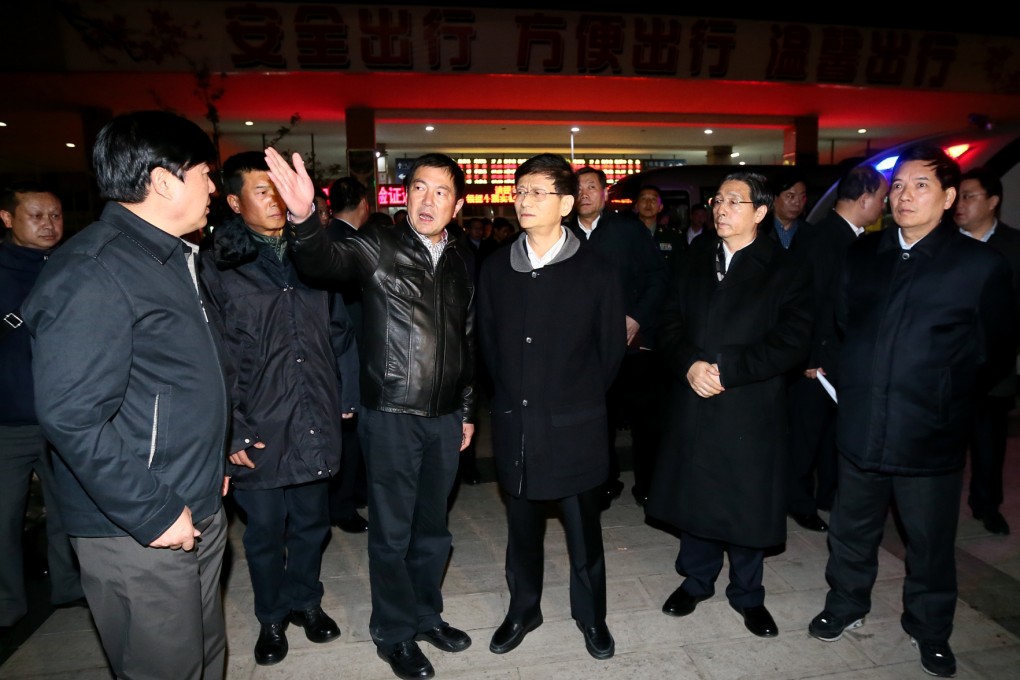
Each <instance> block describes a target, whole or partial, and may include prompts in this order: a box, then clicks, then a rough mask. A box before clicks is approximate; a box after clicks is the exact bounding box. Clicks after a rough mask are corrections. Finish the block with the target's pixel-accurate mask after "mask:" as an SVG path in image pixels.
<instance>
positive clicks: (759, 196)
mask: <svg viewBox="0 0 1020 680" xmlns="http://www.w3.org/2000/svg"><path fill="white" fill-rule="evenodd" d="M726 182H743V183H744V184H746V185H747V186H748V188H749V189H750V190H751V203H752V204H753V205H754V209H755V210H757V209H758V208H760V207H761V206H765V209H766V210H772V201H773V200H774V199H775V196H774V195H773V194H772V191H771V190H770V189H769V180H768V178H767V177H766V176H765V175H762V174H759V173H757V172H750V171H748V170H740V171H738V172H731V173H730V174H728V175H726V177H724V178H723V181H722V182H720V183H719V186H720V187H721V186H722V185H723V184H725V183H726ZM790 186H793V185H792V184H791V185H790Z"/></svg>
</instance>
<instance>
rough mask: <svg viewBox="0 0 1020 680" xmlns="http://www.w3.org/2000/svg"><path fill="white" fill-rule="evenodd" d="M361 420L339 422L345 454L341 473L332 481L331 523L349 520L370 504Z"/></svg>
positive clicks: (351, 419) (330, 494) (330, 486)
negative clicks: (359, 431)
mask: <svg viewBox="0 0 1020 680" xmlns="http://www.w3.org/2000/svg"><path fill="white" fill-rule="evenodd" d="M358 420H359V417H358V416H354V417H353V418H347V419H343V420H341V421H340V433H341V436H342V438H343V451H342V453H341V455H340V470H339V472H338V474H337V475H336V476H334V477H331V478H330V480H329V519H330V521H331V522H338V521H340V520H342V519H347V518H348V517H350V516H351V515H353V514H354V513H355V512H357V510H358V506H359V505H362V504H365V503H366V502H367V496H368V490H367V485H368V484H367V480H366V474H365V456H364V452H363V451H362V449H361V437H360V435H359V434H358Z"/></svg>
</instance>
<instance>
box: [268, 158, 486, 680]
mask: <svg viewBox="0 0 1020 680" xmlns="http://www.w3.org/2000/svg"><path fill="white" fill-rule="evenodd" d="M293 160H294V164H295V167H294V168H291V167H290V165H288V163H287V162H286V161H285V160H284V159H283V158H282V157H281V156H280V155H279V154H278V153H277V152H276V151H275V150H274V149H272V148H270V149H267V150H266V161H267V162H268V164H269V168H270V177H271V178H272V180H273V183H274V184H275V185H276V187H277V190H278V191H279V192H280V195H281V197H282V198H283V199H284V201H285V202H286V204H287V208H288V210H289V212H290V222H291V224H290V225H289V226H288V232H289V237H290V239H291V244H292V246H291V248H292V249H291V255H292V257H293V259H294V263H295V264H296V265H297V268H298V270H299V271H301V272H302V273H303V274H305V275H306V276H309V277H311V278H313V279H316V280H318V281H320V282H321V283H322V284H323V285H335V284H336V283H337V282H338V281H343V280H356V281H358V282H359V283H360V284H361V288H362V304H363V315H364V316H363V330H362V332H363V334H364V338H365V342H364V344H363V347H362V348H361V349H362V350H363V351H362V352H361V402H362V406H363V407H364V410H363V411H362V413H361V416H360V417H361V418H362V422H361V427H362V428H364V429H363V430H362V434H363V446H364V449H365V461H366V464H367V468H368V512H369V518H370V521H369V532H368V558H369V580H370V583H371V587H372V616H371V620H370V624H369V625H370V627H371V633H372V639H373V640H374V641H375V643H376V646H377V647H378V652H379V656H380V657H382V658H383V659H384V660H386V661H387V662H388V663H389V664H390V666H391V667H392V669H393V671H394V673H395V674H396V675H397V676H398V677H401V678H430V677H432V676H433V675H434V674H435V672H434V670H433V668H432V664H431V663H430V662H429V660H428V659H427V658H426V657H425V655H424V654H422V652H421V650H420V649H419V648H418V645H417V643H416V640H426V641H428V642H430V643H432V644H433V645H434V646H436V647H438V648H439V649H442V650H444V651H448V652H459V651H462V650H464V649H467V648H468V646H469V645H470V644H471V638H470V637H468V635H467V634H466V633H464V632H463V631H460V630H457V629H456V628H453V627H451V626H450V625H449V624H447V623H445V622H444V621H443V618H442V610H443V598H442V593H441V592H440V584H441V582H442V578H443V571H444V569H445V566H446V562H447V560H448V558H449V555H450V547H451V544H452V538H451V536H450V532H449V529H448V528H447V523H446V499H447V497H448V496H449V494H450V492H451V490H452V489H453V485H454V482H455V480H456V477H457V467H458V462H459V456H460V453H459V452H460V450H462V449H463V448H465V447H466V446H467V445H468V444H470V442H471V438H472V436H473V435H474V424H473V423H472V419H473V412H474V406H475V390H474V366H475V329H474V313H475V312H474V305H475V299H474V298H475V289H474V273H473V272H474V262H473V257H472V254H471V253H470V251H468V249H467V247H466V246H464V245H463V243H462V242H459V241H458V240H457V239H454V238H450V236H449V234H448V232H447V229H446V227H447V225H448V224H449V223H450V221H451V220H452V219H453V218H454V216H455V215H456V214H457V212H458V211H459V210H460V208H461V206H462V205H463V204H464V194H465V182H464V172H463V170H461V168H460V166H458V165H457V164H456V162H454V160H453V159H451V158H449V157H448V156H445V155H442V154H426V155H424V156H422V157H421V158H419V159H418V160H417V161H416V162H415V163H414V165H413V166H412V167H411V169H410V171H409V172H408V174H407V177H408V179H407V180H406V183H407V194H408V220H407V222H406V223H404V224H400V225H396V226H394V227H390V228H380V227H378V226H372V225H365V226H364V227H362V228H361V229H360V230H358V233H357V234H356V235H355V236H354V237H352V238H349V239H344V240H342V241H334V242H330V240H329V237H328V236H327V235H326V233H325V232H324V231H323V230H322V229H321V228H320V227H319V224H318V220H317V219H315V211H314V208H313V203H312V199H313V194H314V186H313V184H312V181H311V178H310V177H309V176H308V174H307V172H306V171H305V168H304V162H303V161H302V159H301V157H300V155H298V154H295V155H294V158H293Z"/></svg>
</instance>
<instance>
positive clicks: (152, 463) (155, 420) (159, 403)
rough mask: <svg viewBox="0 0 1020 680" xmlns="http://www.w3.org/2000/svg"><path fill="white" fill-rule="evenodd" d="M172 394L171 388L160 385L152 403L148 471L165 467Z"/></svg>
mask: <svg viewBox="0 0 1020 680" xmlns="http://www.w3.org/2000/svg"><path fill="white" fill-rule="evenodd" d="M172 394H173V388H172V387H170V386H169V385H160V386H159V388H158V389H157V390H156V396H155V398H154V399H153V402H152V432H151V434H150V439H149V469H150V470H161V469H163V466H164V465H166V451H167V439H168V437H169V430H170V407H171V395H172Z"/></svg>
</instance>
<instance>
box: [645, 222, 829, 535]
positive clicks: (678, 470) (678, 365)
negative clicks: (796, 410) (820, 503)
mask: <svg viewBox="0 0 1020 680" xmlns="http://www.w3.org/2000/svg"><path fill="white" fill-rule="evenodd" d="M717 240H718V239H717ZM685 265H686V266H685V267H683V268H682V269H681V270H679V271H678V272H676V275H675V276H674V278H673V281H672V284H671V287H670V289H669V291H668V293H667V296H666V304H665V305H664V306H663V310H662V315H661V326H660V332H659V343H660V344H659V351H660V352H661V354H662V358H663V360H664V361H665V362H666V363H667V366H668V368H669V372H670V375H669V377H668V381H669V388H668V397H667V404H666V411H665V413H666V414H667V415H666V417H665V418H664V421H663V437H662V440H661V445H660V450H659V456H658V460H657V464H656V469H655V476H654V478H653V480H652V488H651V492H650V494H649V499H648V502H647V504H646V511H647V513H648V514H649V515H650V516H652V517H655V518H658V519H660V520H663V521H665V522H668V523H670V524H672V525H674V526H676V527H678V528H680V529H682V530H684V531H687V532H689V533H692V534H694V535H696V536H700V537H702V538H707V539H712V540H718V541H723V542H726V543H733V544H736V545H741V546H746V547H757V548H762V547H767V546H772V545H778V544H781V543H782V542H784V541H785V540H786V493H785V484H786V478H787V462H786V461H787V453H786V452H787V447H786V440H787V424H786V423H787V413H786V382H785V378H784V375H785V373H786V372H787V371H789V370H790V368H791V367H792V366H794V365H796V364H797V363H798V362H800V361H803V360H804V357H805V356H806V355H807V352H808V344H809V340H810V333H811V313H810V279H809V275H808V272H807V270H806V268H804V267H801V266H797V265H795V264H794V263H793V262H792V256H791V255H790V254H789V253H787V252H785V251H783V249H782V248H781V247H780V246H779V245H778V244H777V243H775V242H774V241H773V240H772V239H770V238H762V237H760V236H759V237H758V238H756V239H755V240H754V242H752V243H751V245H749V246H747V247H745V248H743V249H741V250H739V251H737V253H736V254H735V255H734V257H733V259H732V261H731V262H730V267H729V272H728V273H727V275H726V277H725V278H724V279H723V280H722V281H721V282H720V281H717V278H716V269H715V247H714V246H713V247H712V248H703V249H697V250H695V251H692V252H691V254H690V256H689V257H688V258H687V260H686V262H685ZM698 360H704V361H707V362H709V363H717V364H718V365H719V370H720V373H721V378H722V384H723V387H724V388H725V391H724V392H722V393H721V394H718V395H716V396H714V397H710V398H707V399H706V398H702V397H699V396H698V395H697V394H695V392H694V391H693V390H692V389H691V387H690V385H688V383H687V377H686V376H687V371H688V369H689V368H690V367H691V365H692V364H694V362H695V361H698Z"/></svg>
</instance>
